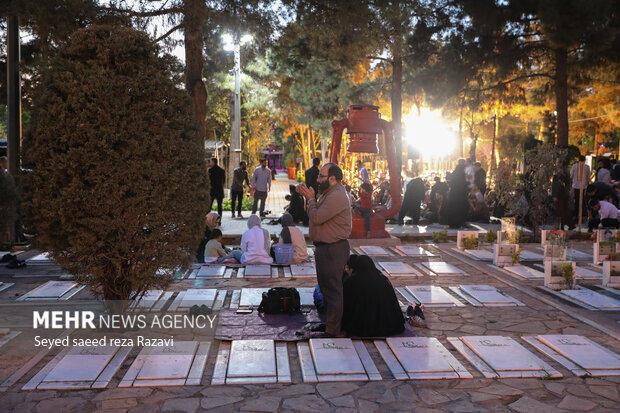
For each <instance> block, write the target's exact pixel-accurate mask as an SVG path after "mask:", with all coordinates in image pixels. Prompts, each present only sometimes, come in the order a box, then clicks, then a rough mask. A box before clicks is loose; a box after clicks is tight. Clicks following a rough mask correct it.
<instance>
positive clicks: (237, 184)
mask: <svg viewBox="0 0 620 413" xmlns="http://www.w3.org/2000/svg"><path fill="white" fill-rule="evenodd" d="M244 183H245V184H246V185H247V186H248V187H249V186H250V177H249V176H248V171H247V164H246V163H245V161H241V162H239V167H238V168H237V169H235V170H234V171H233V180H232V184H231V185H230V200H231V204H230V211H231V212H232V217H233V218H234V217H235V203H236V202H238V207H237V216H238V217H239V218H243V216H242V215H241V205H242V204H243V184H244Z"/></svg>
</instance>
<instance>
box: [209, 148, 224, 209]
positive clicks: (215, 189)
mask: <svg viewBox="0 0 620 413" xmlns="http://www.w3.org/2000/svg"><path fill="white" fill-rule="evenodd" d="M209 180H210V182H211V206H210V207H209V212H211V210H212V209H213V201H214V200H217V213H218V214H219V216H220V217H221V216H222V202H223V201H224V182H225V181H226V172H225V171H224V169H222V168H220V167H219V166H218V164H217V158H211V168H209Z"/></svg>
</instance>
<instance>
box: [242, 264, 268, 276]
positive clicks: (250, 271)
mask: <svg viewBox="0 0 620 413" xmlns="http://www.w3.org/2000/svg"><path fill="white" fill-rule="evenodd" d="M245 276H246V277H271V265H267V264H258V265H246V266H245Z"/></svg>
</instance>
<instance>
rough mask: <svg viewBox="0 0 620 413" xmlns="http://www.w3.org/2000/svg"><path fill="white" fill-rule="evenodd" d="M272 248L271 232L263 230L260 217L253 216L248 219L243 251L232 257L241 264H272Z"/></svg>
mask: <svg viewBox="0 0 620 413" xmlns="http://www.w3.org/2000/svg"><path fill="white" fill-rule="evenodd" d="M270 248H271V242H270V241H269V232H268V231H267V230H266V229H264V228H261V226H260V218H259V217H258V215H256V214H252V215H250V217H249V218H248V230H247V231H245V232H244V233H243V235H242V236H241V250H235V251H233V252H232V255H233V256H234V257H235V258H236V259H237V261H239V262H240V263H241V264H271V263H272V262H273V259H272V258H271V255H269V249H270Z"/></svg>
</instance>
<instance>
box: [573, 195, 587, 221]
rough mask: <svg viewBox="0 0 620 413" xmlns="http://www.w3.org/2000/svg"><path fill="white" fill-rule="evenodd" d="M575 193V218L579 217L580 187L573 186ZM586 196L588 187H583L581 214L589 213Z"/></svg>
mask: <svg viewBox="0 0 620 413" xmlns="http://www.w3.org/2000/svg"><path fill="white" fill-rule="evenodd" d="M573 193H574V194H575V210H574V211H573V216H574V217H575V218H578V217H579V189H575V188H573ZM586 198H587V196H586V189H585V188H584V189H583V207H582V210H581V214H582V215H581V216H585V215H587V213H588V207H587V204H586Z"/></svg>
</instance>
